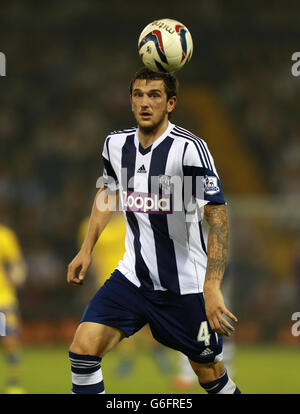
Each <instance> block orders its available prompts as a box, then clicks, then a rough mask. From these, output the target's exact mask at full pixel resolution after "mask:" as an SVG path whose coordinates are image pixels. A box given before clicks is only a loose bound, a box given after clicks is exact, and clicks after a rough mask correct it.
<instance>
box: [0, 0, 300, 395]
mask: <svg viewBox="0 0 300 414" xmlns="http://www.w3.org/2000/svg"><path fill="white" fill-rule="evenodd" d="M299 16H300V6H299V3H297V2H292V1H288V2H285V1H274V2H260V1H257V0H253V1H245V2H238V1H230V0H228V1H222V0H199V1H188V2H185V3H183V2H179V1H172V2H170V1H165V2H156V1H151V2H147V4H143V3H141V2H138V1H130V2H123V1H116V0H111V1H110V2H102V1H77V0H76V1H67V0H65V1H51V2H50V1H43V2H38V3H37V2H33V1H19V0H15V1H11V2H5V3H3V4H1V10H0V21H1V43H0V50H1V51H2V52H4V53H5V55H6V59H7V76H6V77H2V78H0V90H1V93H0V106H1V110H0V140H1V152H0V156H1V159H0V221H1V222H3V223H4V224H7V225H9V226H11V227H12V228H13V229H14V230H15V231H16V233H17V235H18V237H19V239H20V243H21V246H22V248H23V251H24V255H25V259H26V262H27V265H28V268H29V275H28V279H27V282H26V284H25V286H24V287H23V288H22V289H21V290H20V291H19V299H20V306H21V311H22V317H23V329H22V339H23V343H24V366H23V375H24V386H25V388H26V389H27V391H28V392H29V393H68V392H69V389H70V384H69V383H70V374H69V363H68V360H67V349H68V346H69V343H70V341H71V339H72V336H73V333H74V329H75V327H76V325H77V323H78V321H79V319H80V317H81V314H82V311H83V309H84V306H85V304H86V303H87V301H88V299H89V297H90V296H91V291H92V290H93V288H92V287H91V284H90V282H88V281H87V283H86V286H84V287H82V289H81V290H78V289H72V288H71V287H70V286H68V285H67V283H66V268H67V264H68V263H69V261H70V260H71V259H72V258H73V256H74V255H75V253H76V251H77V243H78V227H79V224H80V222H81V220H82V219H83V218H84V217H85V216H86V215H88V214H89V212H90V208H91V204H92V200H93V196H94V194H95V191H96V180H97V178H98V177H99V176H100V175H101V173H102V161H101V150H102V144H103V141H104V139H105V137H106V135H107V134H108V133H109V132H110V131H111V130H115V129H122V128H124V127H128V126H131V125H133V124H134V120H133V118H132V114H131V111H130V107H129V97H128V85H129V80H130V78H131V76H132V74H133V73H134V72H135V71H136V70H137V69H138V68H139V67H140V66H141V62H140V60H139V57H138V54H137V47H136V45H137V39H138V34H139V33H140V31H141V30H142V29H143V28H144V26H145V25H146V24H148V23H149V22H151V21H152V20H154V19H155V18H160V17H171V18H175V19H177V20H180V21H182V22H184V23H185V24H186V25H187V27H188V28H189V29H190V31H191V33H192V36H193V40H194V55H193V58H192V60H191V63H190V64H189V65H187V66H186V67H185V68H184V69H183V70H182V71H181V72H179V73H178V79H179V81H180V85H181V88H180V95H179V105H178V108H177V109H176V113H175V114H174V118H173V122H175V123H179V124H181V125H182V126H184V127H185V128H187V129H190V130H192V131H194V132H195V133H196V134H197V135H199V136H201V137H203V138H204V139H205V140H206V141H207V142H208V145H209V147H210V149H211V151H212V153H213V154H214V158H215V162H216V165H217V168H218V171H219V174H220V175H221V177H222V181H223V187H224V191H225V194H226V195H227V201H228V210H229V213H230V220H231V251H230V260H229V264H228V271H227V273H228V275H226V277H227V276H228V281H229V280H230V283H228V284H227V285H229V288H230V296H231V298H232V299H231V309H232V311H233V312H234V313H235V314H236V315H238V317H239V323H238V329H237V332H236V344H237V351H236V356H235V366H236V381H237V382H238V384H239V386H240V388H241V389H242V390H243V391H245V392H249V393H299V392H300V383H299V378H298V376H297V366H298V371H299V366H300V357H299V342H300V337H295V336H293V335H292V333H291V326H292V323H293V322H292V321H291V316H292V314H293V313H294V312H297V311H300V233H299V229H300V226H299V224H300V213H299V201H300V197H299V194H300V193H299V189H300V181H299V178H300V140H299V138H300V120H299V113H298V112H299V99H300V77H298V78H297V77H294V76H292V74H291V65H292V61H291V56H292V54H293V53H294V52H295V51H299V36H300V27H299ZM227 285H226V288H227ZM170 355H171V358H172V359H173V360H174V366H175V369H176V355H175V353H172V352H171V351H170ZM116 361H117V351H116V352H115V351H114V352H112V354H111V355H109V356H108V357H107V358H106V359H105V360H104V362H103V370H104V379H105V382H106V386H107V392H110V393H152V392H154V393H175V392H178V390H176V389H174V388H172V385H171V382H170V381H169V377H163V376H162V375H161V373H159V371H158V370H157V368H156V367H155V365H154V364H153V361H152V360H151V357H150V355H149V354H148V353H147V347H143V346H142V347H141V348H140V349H139V351H138V352H137V365H136V369H135V370H134V371H133V372H132V373H131V374H130V375H129V376H128V377H126V378H124V379H122V380H121V379H120V378H118V377H116V376H115V375H114V373H113V372H114V370H113V367H114V366H115V364H116ZM1 364H2V362H0V367H1V366H2V365H1ZM147 371H148V373H149V375H147V376H146V375H145V372H147ZM2 375H3V370H2V369H0V380H1V381H2ZM1 384H2V383H1ZM1 384H0V386H1ZM187 392H194V393H197V392H201V391H200V389H199V387H197V386H195V387H194V388H192V389H191V390H189V391H187Z"/></svg>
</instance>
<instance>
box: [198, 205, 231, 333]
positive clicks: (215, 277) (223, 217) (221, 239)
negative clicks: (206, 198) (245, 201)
mask: <svg viewBox="0 0 300 414" xmlns="http://www.w3.org/2000/svg"><path fill="white" fill-rule="evenodd" d="M204 217H205V219H206V221H207V223H208V227H209V230H208V240H207V268H206V275H205V282H204V289H203V291H204V299H205V310H206V316H207V319H208V321H209V324H210V326H211V328H212V329H213V331H215V332H217V333H218V334H220V335H226V336H229V335H230V334H231V332H233V331H234V328H233V326H232V325H231V324H230V323H229V322H228V321H227V320H226V319H225V318H224V316H223V315H224V314H225V315H227V316H228V317H229V318H230V319H231V320H233V321H234V322H237V318H236V317H235V316H234V315H233V314H232V313H231V312H230V311H229V310H228V309H227V308H226V306H225V304H224V300H223V295H222V292H221V282H222V279H223V275H224V272H225V267H226V262H227V256H228V244H229V225H228V217H227V211H226V205H225V204H206V205H205V206H204ZM222 325H223V326H222ZM225 328H226V329H225Z"/></svg>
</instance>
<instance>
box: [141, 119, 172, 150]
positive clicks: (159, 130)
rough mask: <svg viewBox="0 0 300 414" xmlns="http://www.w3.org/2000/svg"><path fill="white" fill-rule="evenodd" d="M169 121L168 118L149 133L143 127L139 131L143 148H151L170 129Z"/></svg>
mask: <svg viewBox="0 0 300 414" xmlns="http://www.w3.org/2000/svg"><path fill="white" fill-rule="evenodd" d="M168 126H169V120H168V118H166V119H165V120H164V121H163V122H162V123H161V124H159V125H158V126H157V127H156V128H154V129H153V130H151V131H147V130H145V129H143V128H141V127H139V130H138V138H139V142H140V144H141V146H142V147H143V148H147V147H150V146H151V145H152V144H153V143H154V142H155V141H156V140H157V139H158V138H159V137H160V136H161V135H162V134H163V133H164V132H165V131H166V129H167V128H168Z"/></svg>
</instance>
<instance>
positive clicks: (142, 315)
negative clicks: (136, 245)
mask: <svg viewBox="0 0 300 414" xmlns="http://www.w3.org/2000/svg"><path fill="white" fill-rule="evenodd" d="M81 322H96V323H101V324H103V325H108V326H111V327H114V328H118V329H120V330H122V331H123V332H124V334H125V336H127V337H129V336H131V335H133V334H134V333H135V332H137V331H138V330H139V329H141V328H142V327H143V326H144V325H145V324H147V323H149V326H150V329H151V332H152V335H153V337H154V338H155V339H156V340H157V341H158V342H160V343H161V344H163V345H166V346H167V347H169V348H172V349H175V350H177V351H180V352H182V353H183V354H185V355H186V356H187V357H189V358H190V359H191V360H192V361H195V362H200V363H207V362H212V361H218V360H221V359H222V336H220V335H217V334H216V333H215V332H213V331H212V330H211V328H210V326H209V323H208V321H207V318H206V314H205V308H204V300H203V294H202V293H196V294H189V295H182V296H181V295H176V294H175V293H172V292H170V291H151V290H146V289H144V288H141V287H139V288H138V287H137V286H135V285H134V284H133V283H131V282H130V281H129V280H128V279H127V278H126V277H125V276H124V275H123V274H122V273H121V272H119V271H118V270H115V271H114V273H113V274H112V275H111V277H110V278H109V279H108V280H107V281H106V282H105V283H104V285H103V286H102V287H101V288H100V289H99V290H98V292H97V293H96V295H95V296H94V297H93V299H92V300H91V301H90V302H89V304H88V305H87V307H86V308H85V311H84V314H83V317H82V320H81Z"/></svg>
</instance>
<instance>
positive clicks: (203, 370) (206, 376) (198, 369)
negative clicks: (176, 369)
mask: <svg viewBox="0 0 300 414" xmlns="http://www.w3.org/2000/svg"><path fill="white" fill-rule="evenodd" d="M190 363H191V366H192V368H193V370H194V372H195V374H196V375H197V377H198V379H199V382H200V383H206V382H211V381H215V380H216V379H217V378H219V377H220V376H221V375H223V374H224V372H225V367H224V363H223V361H218V362H210V363H207V364H198V363H195V362H192V361H190Z"/></svg>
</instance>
